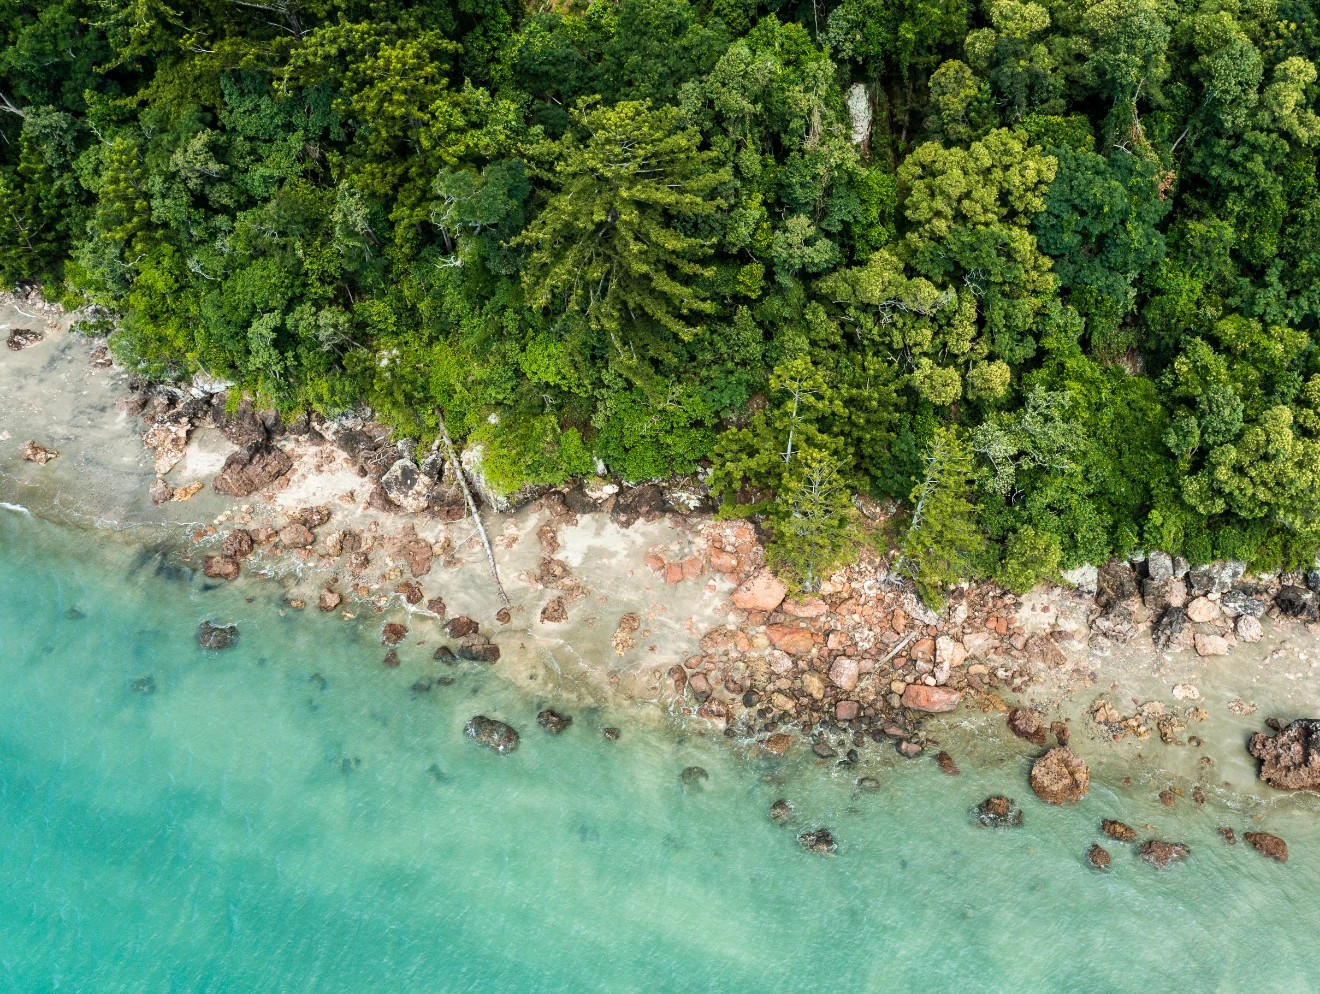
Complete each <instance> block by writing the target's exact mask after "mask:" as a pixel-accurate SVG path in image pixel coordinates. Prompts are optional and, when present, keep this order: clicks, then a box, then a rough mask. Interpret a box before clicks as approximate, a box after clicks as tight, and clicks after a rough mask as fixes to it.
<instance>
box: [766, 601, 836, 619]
mask: <svg viewBox="0 0 1320 994" xmlns="http://www.w3.org/2000/svg"><path fill="white" fill-rule="evenodd" d="M772 610H773V609H772ZM779 610H781V611H783V612H784V613H785V614H788V615H792V616H793V617H794V618H819V617H822V616H823V615H825V614H827V613H828V612H829V610H830V606H829V605H828V604H826V603H825V602H824V601H823V600H821V599H820V598H819V597H804V598H802V600H800V601H788V600H786V601H784V602H783V603H782V604H780V605H779Z"/></svg>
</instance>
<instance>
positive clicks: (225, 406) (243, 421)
mask: <svg viewBox="0 0 1320 994" xmlns="http://www.w3.org/2000/svg"><path fill="white" fill-rule="evenodd" d="M230 399H231V398H230V394H229V393H228V392H225V393H217V394H215V395H214V396H213V397H212V398H211V420H212V421H214V422H215V426H216V427H217V428H219V429H220V431H222V432H223V433H224V436H225V438H227V439H229V441H231V442H233V443H234V444H235V445H250V444H251V443H253V442H264V441H266V437H267V433H266V426H265V424H263V423H262V422H261V421H260V420H259V419H258V418H257V415H256V413H255V412H254V411H253V409H252V400H251V398H249V397H244V398H243V399H242V400H240V401H239V402H238V403H237V404H236V405H235V406H234V408H233V410H232V411H231V410H230V405H229V402H230Z"/></svg>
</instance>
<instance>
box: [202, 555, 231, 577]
mask: <svg viewBox="0 0 1320 994" xmlns="http://www.w3.org/2000/svg"><path fill="white" fill-rule="evenodd" d="M202 572H203V573H205V574H206V575H207V576H209V577H211V578H212V579H216V580H237V579H238V572H239V570H238V560H237V559H230V558H229V557H228V556H207V557H206V559H205V560H204V561H203V564H202Z"/></svg>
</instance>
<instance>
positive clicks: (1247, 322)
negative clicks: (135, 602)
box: [0, 0, 1320, 596]
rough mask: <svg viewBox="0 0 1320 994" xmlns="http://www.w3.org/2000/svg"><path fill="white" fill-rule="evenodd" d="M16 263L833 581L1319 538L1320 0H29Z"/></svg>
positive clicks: (21, 72) (1025, 569) (198, 341)
mask: <svg viewBox="0 0 1320 994" xmlns="http://www.w3.org/2000/svg"><path fill="white" fill-rule="evenodd" d="M0 31H3V33H4V34H3V49H2V51H0V282H2V283H5V284H10V285H12V284H20V283H28V282H34V281H40V282H41V283H42V284H43V285H44V286H45V287H46V288H47V292H49V293H52V294H62V295H64V296H65V297H66V299H68V300H70V301H78V302H86V301H94V302H98V303H101V304H103V305H105V306H106V308H108V309H109V310H110V311H111V312H112V313H113V314H115V315H116V321H117V331H116V332H115V334H114V335H113V337H112V346H113V349H114V351H115V354H116V356H117V357H118V358H119V359H120V360H121V361H122V362H125V363H127V364H129V365H131V366H133V367H135V368H136V369H138V370H140V371H141V372H143V373H145V374H146V375H149V376H151V377H156V378H179V377H186V376H189V375H191V374H193V373H194V372H197V371H205V372H206V373H209V374H211V375H214V376H219V377H224V378H228V379H232V380H234V381H236V382H238V383H239V384H241V385H242V386H243V387H244V388H246V389H247V390H248V391H250V392H252V393H253V394H256V395H259V396H260V397H261V398H263V399H265V400H267V401H269V402H271V403H273V404H275V405H277V406H278V407H280V408H281V409H284V410H294V409H305V408H308V407H315V408H318V409H321V410H326V411H330V410H336V409H342V408H344V407H346V406H348V405H351V404H354V403H366V404H369V405H371V406H372V407H374V408H375V409H376V410H377V411H378V412H380V415H381V417H382V418H383V419H385V420H387V421H388V422H389V423H390V424H392V425H393V426H394V427H396V428H397V429H398V431H399V432H400V433H401V434H402V435H404V436H407V437H411V438H416V439H419V440H422V442H423V444H428V443H429V441H430V439H431V438H432V437H434V434H435V428H436V423H435V411H436V409H437V408H440V409H442V410H443V411H444V413H445V417H446V422H447V424H448V427H449V430H450V432H451V433H452V434H453V435H454V436H455V437H456V438H465V439H467V440H468V441H469V442H470V443H475V442H479V443H481V444H483V445H484V446H485V464H486V470H487V473H488V475H489V476H490V478H491V480H492V481H493V482H494V483H495V484H496V485H498V486H500V487H503V488H506V489H509V490H512V489H516V488H517V487H519V486H520V485H523V484H527V483H558V482H562V481H564V480H566V479H568V478H570V477H572V476H574V475H580V474H588V473H592V472H594V471H597V468H598V462H600V463H603V464H604V465H605V466H606V467H607V468H608V471H609V472H611V473H615V474H619V475H621V476H622V477H625V478H627V479H633V480H636V479H644V478H650V477H656V476H665V475H669V474H675V473H692V472H695V471H697V470H699V469H700V470H702V471H703V472H705V471H707V470H708V471H709V472H710V477H709V479H710V484H711V487H712V491H713V493H714V494H715V496H716V497H717V499H719V500H720V501H721V502H722V504H723V507H724V508H725V509H726V510H727V511H729V512H733V513H744V514H758V515H763V516H765V520H766V521H767V523H768V525H769V527H770V528H771V530H772V532H773V534H774V536H775V541H774V545H773V548H772V552H773V555H774V556H775V557H776V562H777V563H778V564H779V565H780V566H781V567H782V568H784V569H785V570H786V571H787V572H789V573H791V574H793V575H796V576H797V578H798V579H799V580H801V581H802V582H805V583H810V582H811V580H812V578H813V577H815V576H818V575H819V573H820V572H821V570H822V569H824V568H826V567H827V566H828V565H829V564H830V563H831V562H834V561H836V560H837V559H838V558H839V557H841V556H845V555H847V554H849V552H850V550H851V548H852V546H853V543H854V542H855V536H854V535H853V533H852V527H853V526H852V520H853V515H852V514H851V512H850V498H851V495H852V494H853V493H858V492H860V493H865V494H868V495H870V496H871V497H874V498H877V499H882V500H883V499H887V498H888V499H897V500H899V501H902V502H904V503H903V506H904V507H905V508H906V510H905V512H904V514H905V515H906V517H905V518H904V522H905V523H904V525H903V528H902V530H901V531H900V532H899V533H898V538H899V540H900V541H901V542H902V544H903V561H904V563H905V564H906V565H907V566H908V568H909V569H910V570H911V572H912V573H913V574H914V575H915V576H916V577H918V578H919V580H920V581H921V584H922V587H923V589H924V590H925V591H926V592H927V594H928V595H930V596H936V595H937V592H938V590H939V588H940V586H941V584H943V583H946V582H948V581H949V580H951V579H952V578H954V577H957V576H961V575H968V574H978V575H990V576H994V577H996V578H998V579H1000V580H1001V581H1002V582H1004V583H1005V584H1006V585H1008V586H1011V587H1013V588H1018V589H1020V588H1022V587H1026V586H1030V585H1031V584H1032V583H1035V582H1037V581H1038V580H1040V579H1043V578H1046V577H1048V576H1050V575H1052V574H1053V573H1054V572H1055V571H1057V570H1058V569H1060V568H1066V567H1069V566H1072V565H1076V564H1078V563H1080V562H1083V561H1090V562H1099V561H1101V560H1104V559H1105V558H1107V557H1108V556H1110V555H1111V554H1114V553H1118V554H1123V553H1126V552H1129V551H1131V550H1133V549H1136V548H1146V549H1149V548H1160V549H1163V550H1166V551H1168V552H1171V553H1180V554H1182V555H1185V556H1186V557H1188V558H1189V559H1191V560H1193V561H1205V560H1209V559H1213V558H1217V557H1233V558H1240V559H1245V560H1247V561H1249V562H1251V563H1253V564H1254V565H1256V566H1258V567H1264V568H1277V567H1287V566H1293V565H1296V564H1298V563H1300V562H1304V561H1310V559H1311V558H1312V557H1313V556H1314V554H1315V552H1316V551H1317V549H1318V548H1320V518H1318V512H1320V498H1318V497H1317V494H1318V493H1320V441H1318V439H1320V354H1318V353H1317V350H1316V348H1315V347H1314V344H1313V336H1314V335H1315V333H1316V332H1315V329H1316V327H1317V318H1318V317H1320V189H1318V188H1317V173H1316V154H1317V153H1316V147H1317V144H1320V117H1317V115H1316V113H1315V112H1314V110H1313V107H1314V106H1315V102H1316V97H1317V95H1318V94H1320V88H1318V87H1317V73H1316V66H1315V61H1314V60H1315V55H1316V46H1317V22H1316V11H1315V5H1314V3H1313V2H1310V0H1255V2H1249V3H1240V2H1238V0H1204V2H1193V0H1187V2H1183V3H1179V2H1175V0H1096V2H1092V3H1086V2H1081V0H1058V2H1048V0H1047V2H1041V3H1037V2H1019V0H989V2H984V3H980V4H977V3H973V2H968V0H883V2H882V0H842V2H841V3H837V4H836V3H834V2H832V0H813V2H812V3H806V2H799V3H794V2H793V0H784V2H781V3H775V2H773V0H772V2H769V3H765V2H761V3H758V2H755V0H692V2H689V0H617V2H607V0H596V2H594V3H591V4H590V5H586V4H583V3H581V2H575V0H570V2H568V3H559V4H555V3H553V2H547V3H546V4H544V5H542V6H539V7H531V6H528V7H524V6H523V5H522V4H521V3H519V2H517V0H420V2H412V0H410V2H407V3H404V2H402V0H372V2H366V0H361V2H359V0H170V2H168V3H167V2H165V0H36V2H33V0H0Z"/></svg>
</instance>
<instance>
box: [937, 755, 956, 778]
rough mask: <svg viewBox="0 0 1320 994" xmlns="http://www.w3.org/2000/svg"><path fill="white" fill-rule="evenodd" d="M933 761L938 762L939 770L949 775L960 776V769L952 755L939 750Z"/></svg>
mask: <svg viewBox="0 0 1320 994" xmlns="http://www.w3.org/2000/svg"><path fill="white" fill-rule="evenodd" d="M935 762H936V763H938V764H939V766H940V770H941V771H942V772H944V773H947V774H948V775H949V776H951V777H956V776H961V775H962V770H960V769H958V764H957V763H955V762H954V761H953V757H952V756H950V755H949V754H948V753H947V752H940V753H939V754H938V755H936V757H935Z"/></svg>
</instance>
